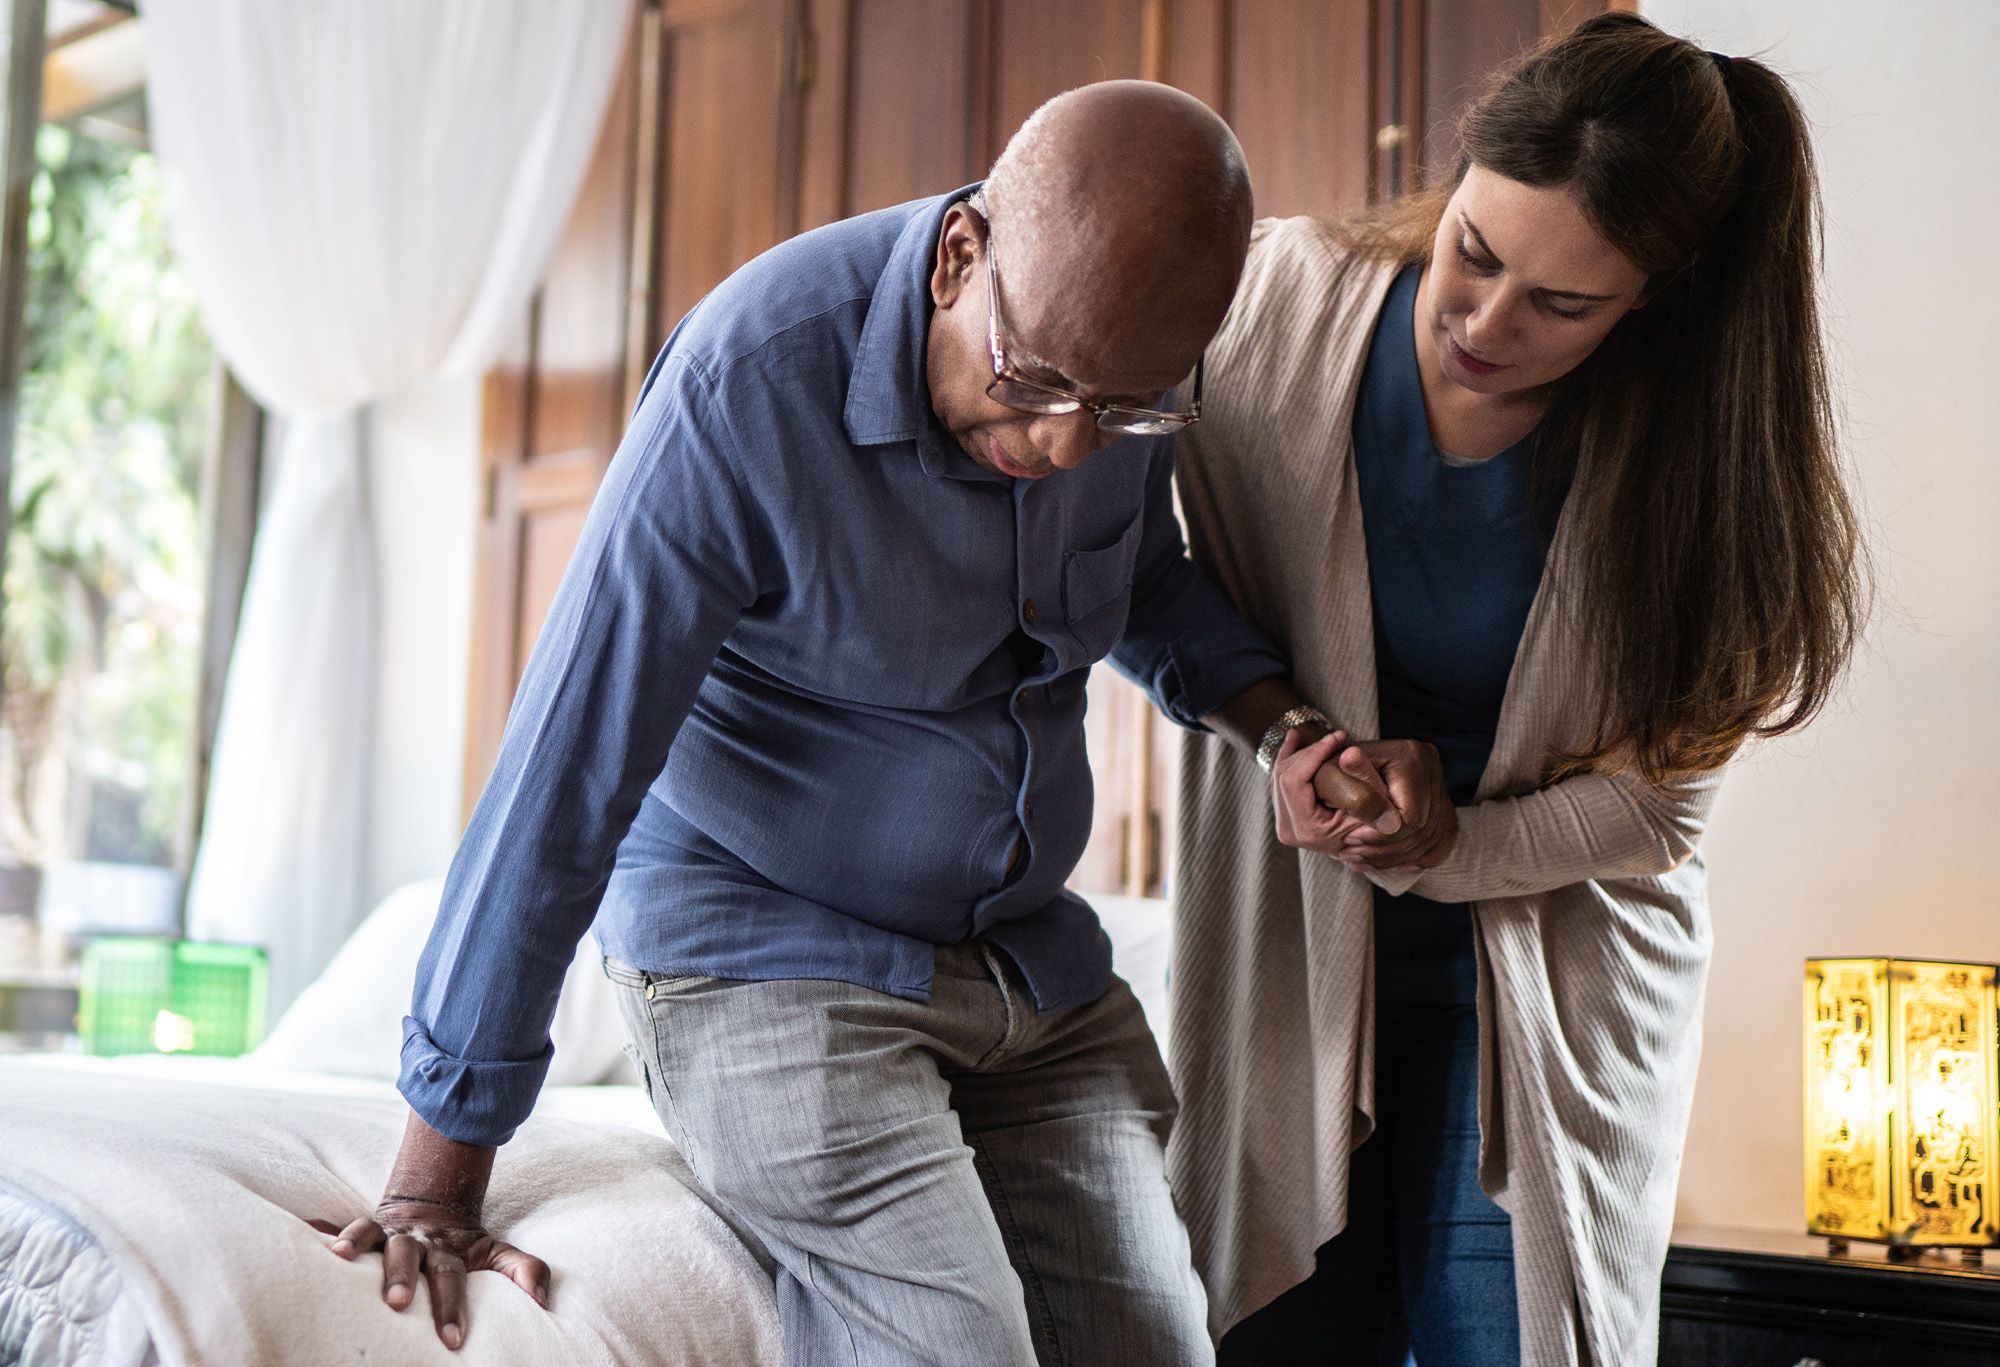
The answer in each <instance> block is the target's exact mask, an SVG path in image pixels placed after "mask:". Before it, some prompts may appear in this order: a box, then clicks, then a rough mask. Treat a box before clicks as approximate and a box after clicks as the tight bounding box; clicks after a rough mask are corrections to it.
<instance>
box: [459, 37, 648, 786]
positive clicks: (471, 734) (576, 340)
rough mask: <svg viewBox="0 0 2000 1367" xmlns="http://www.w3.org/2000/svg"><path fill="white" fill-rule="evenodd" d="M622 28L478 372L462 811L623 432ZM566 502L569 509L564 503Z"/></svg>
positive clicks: (494, 750)
mask: <svg viewBox="0 0 2000 1367" xmlns="http://www.w3.org/2000/svg"><path fill="white" fill-rule="evenodd" d="M640 27H641V25H640V22H639V20H638V19H637V18H635V20H634V27H633V31H632V33H629V34H628V35H627V38H626V50H625V54H624V57H623V60H622V65H621V67H620V69H619V75H618V79H617V83H616V85H615V86H614V87H613V89H612V93H611V97H610V100H609V103H608V106H607V109H606V113H605V120H604V127H603V128H602V129H601V130H600V131H599V133H598V138H597V143H596V145H595V147H594V148H593V149H592V152H591V161H590V166H589V169H588V170H587V171H586V172H585V174H584V180H583V184H582V187H581V188H580V190H579V191H578V194H577V202H576V204H575V206H574V207H573V208H572V209H571V211H570V215H569V219H568V221H567V222H566V223H565V225H564V228H563V232H562V236H561V237H560V238H559V239H558V242H557V246H556V249H555V253H554V256H553V257H552V259H551V261H550V264H549V268H548V271H547V273H546V274H545V275H544V277H543V281H542V285H541V288H540V289H539V291H538V292H537V293H536V296H535V300H534V302H533V303H532V304H531V305H530V306H529V311H528V315H527V316H526V317H525V318H523V319H522V321H521V326H520V328H519V329H518V330H517V331H516V332H515V333H514V335H513V336H512V338H510V340H509V341H508V343H507V346H506V348H505V349H504V351H503V353H502V355H501V356H500V358H499V359H498V360H497V361H495V363H494V365H493V367H492V369H490V370H489V371H488V372H487V376H486V383H485V392H484V407H483V419H482V423H481V431H480V452H481V459H482V461H483V463H484V467H485V468H484V471H483V477H484V480H485V497H484V499H483V506H482V507H481V510H480V524H479V529H478V532H477V535H476V537H475V540H474V546H475V556H476V564H475V565H474V567H473V608H472V612H473V620H472V645H471V654H472V658H471V660H470V662H469V663H470V668H469V670H468V681H467V700H466V743H465V768H464V774H465V781H464V788H463V808H464V811H465V813H466V814H467V815H470V813H471V810H472V804H473V803H474V802H475V801H476V800H477V799H478V797H479V790H480V789H481V788H482V787H484V786H485V783H486V775H487V773H488V771H489V770H490V769H491V768H492V767H493V757H494V756H495V755H496V754H498V753H499V749H500V735H501V732H502V730H503V729H504V728H505V726H506V722H507V709H508V707H509V705H510V704H511V703H512V702H513V700H514V690H515V688H516V687H517V686H518V685H519V683H520V680H521V671H522V670H523V669H524V668H526V667H527V663H528V652H529V650H530V649H531V648H532V647H533V645H534V640H535V636H536V634H537V633H538V632H540V630H541V625H542V619H543V617H544V616H545V615H546V614H547V611H548V599H549V597H550V595H551V594H552V593H553V580H554V579H559V578H560V577H561V575H562V571H563V567H564V566H565V565H566V564H567V563H568V560H569V555H570V551H571V550H572V549H573V548H574V546H575V543H576V530H577V529H578V528H580V526H581V521H582V515H583V512H584V511H585V510H587V509H588V508H589V506H590V499H591V496H592V494H593V493H594V492H595V490H596V487H597V483H598V481H599V480H600V479H601V478H602V476H603V473H604V469H605V467H606V466H607V465H609V464H610V461H611V455H612V452H613V451H615V450H616V449H617V447H618V440H619V438H620V436H622V435H623V433H624V428H625V397H624V390H625V382H624V370H625V336H624V322H625V318H624V314H625V308H626V303H627V300H626V283H627V280H628V278H629V270H630V262H631V259H632V234H631V223H632V187H633V174H632V171H633V148H634V145H635V138H636V135H637V128H638V112H639V111H638V95H639V90H638V84H637V70H638V67H637V57H638V50H637V39H636V35H637V33H638V32H639V31H640ZM565 500H567V501H566V502H565Z"/></svg>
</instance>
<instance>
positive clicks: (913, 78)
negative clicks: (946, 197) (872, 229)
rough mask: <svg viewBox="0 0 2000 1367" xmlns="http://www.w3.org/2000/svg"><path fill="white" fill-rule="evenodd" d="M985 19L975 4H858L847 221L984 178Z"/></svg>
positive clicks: (897, 0) (941, 0) (918, 0)
mask: <svg viewBox="0 0 2000 1367" xmlns="http://www.w3.org/2000/svg"><path fill="white" fill-rule="evenodd" d="M982 18H983V7H982V6H980V5H978V4H974V3H972V0H853V19H852V28H851V30H850V32H851V34H852V37H851V38H850V40H849V43H848V50H849V57H848V63H849V67H848V70H849V72H850V73H851V74H850V79H851V81H852V83H853V84H852V91H853V96H852V98H851V99H850V100H849V101H848V128H847V136H846V138H845V146H846V158H847V175H846V182H845V193H844V198H843V207H842V212H843V214H849V215H851V214H865V213H867V212H869V211H870V210H872V209H881V208H886V207H888V206H889V205H891V204H901V203H903V202H904V201H906V200H911V199H916V198H918V197H919V196H922V195H935V194H943V193H944V192H945V191H947V190H953V189H956V188H958V187H959V186H961V185H964V184H967V183H968V182H970V181H973V180H977V179H978V178H979V177H980V176H981V175H982V174H984V172H985V169H986V163H985V159H984V157H983V156H982V155H980V153H981V152H982V151H983V149H979V148H975V147H974V146H973V143H972V132H973V118H972V112H973V111H972V89H971V80H970V77H971V69H972V61H973V54H974V50H975V46H976V38H977V32H976V30H977V26H978V24H979V23H980V21H981V20H982Z"/></svg>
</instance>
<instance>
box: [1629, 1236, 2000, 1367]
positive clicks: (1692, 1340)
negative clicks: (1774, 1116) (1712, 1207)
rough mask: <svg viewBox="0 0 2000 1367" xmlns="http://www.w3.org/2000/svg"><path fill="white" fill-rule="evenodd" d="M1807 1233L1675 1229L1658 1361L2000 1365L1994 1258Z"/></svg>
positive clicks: (1689, 1364)
mask: <svg viewBox="0 0 2000 1367" xmlns="http://www.w3.org/2000/svg"><path fill="white" fill-rule="evenodd" d="M1888 1255H1889V1251H1888V1250H1887V1249H1886V1248H1883V1247H1881V1246H1879V1245H1874V1244H1853V1245H1851V1246H1850V1247H1849V1249H1848V1251H1847V1252H1846V1253H1843V1254H1839V1255H1834V1254H1830V1253H1829V1252H1828V1248H1827V1241H1826V1240H1824V1239H1815V1238H1812V1237H1810V1236H1808V1235H1804V1234H1798V1235H1790V1234H1771V1233H1765V1232H1762V1231H1756V1230H1736V1229H1679V1230H1676V1231H1675V1232H1674V1243H1673V1247H1672V1248H1670V1249H1669V1250H1668V1251H1667V1268H1666V1275H1665V1277H1664V1278H1663V1279H1662V1283H1661V1291H1660V1363H1661V1367H1800V1365H1801V1364H1819V1365H1821V1367H2000V1267H1995V1266H1993V1265H1992V1264H1991V1262H1990V1261H1989V1262H1988V1263H1986V1264H1984V1265H1972V1264H1969V1263H1967V1262H1965V1261H1963V1260H1962V1259H1961V1258H1960V1257H1959V1255H1958V1254H1957V1253H1956V1252H1951V1253H1928V1254H1925V1255H1923V1256H1922V1257H1920V1258H1917V1259H1915V1260H1913V1261H1909V1262H1895V1261H1891V1260H1890V1258H1889V1256H1888Z"/></svg>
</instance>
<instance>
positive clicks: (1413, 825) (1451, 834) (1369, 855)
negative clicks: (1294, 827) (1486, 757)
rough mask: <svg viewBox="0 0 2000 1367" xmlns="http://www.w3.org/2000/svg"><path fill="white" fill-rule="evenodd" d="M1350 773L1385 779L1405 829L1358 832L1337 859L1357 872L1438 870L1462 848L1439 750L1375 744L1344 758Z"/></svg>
mask: <svg viewBox="0 0 2000 1367" xmlns="http://www.w3.org/2000/svg"><path fill="white" fill-rule="evenodd" d="M1340 762H1341V767H1342V768H1344V769H1348V770H1349V771H1350V772H1351V771H1353V770H1354V769H1356V768H1358V767H1360V766H1362V765H1367V766H1369V767H1371V768H1373V769H1375V770H1376V771H1377V772H1379V773H1380V775H1381V779H1382V782H1383V783H1385V784H1386V785H1387V786H1388V789H1389V796H1390V799H1391V800H1392V801H1394V802H1395V804H1396V810H1397V811H1399V812H1400V813H1402V816H1403V828H1402V829H1401V830H1399V831H1395V832H1389V833H1385V832H1382V831H1380V830H1377V829H1375V828H1373V827H1369V826H1358V827H1356V828H1355V829H1353V830H1350V831H1348V832H1347V833H1346V835H1345V836H1344V837H1343V839H1342V841H1341V846H1340V849H1339V851H1338V852H1337V857H1338V858H1339V859H1340V860H1341V861H1342V862H1343V863H1345V864H1346V865H1347V866H1348V867H1349V868H1352V869H1374V870H1376V871H1378V872H1381V871H1387V870H1390V869H1411V868H1417V869H1428V868H1435V867H1436V866H1437V865H1439V864H1441V863H1443V862H1444V860H1445V858H1446V857H1447V856H1449V855H1450V854H1451V851H1452V847H1453V846H1455V845H1456V844H1457V843H1458V809H1457V808H1456V807H1454V806H1453V805H1452V801H1451V792H1450V790H1449V789H1448V788H1447V787H1446V786H1445V781H1444V762H1443V761H1442V760H1441V759H1439V758H1438V752H1437V747H1436V746H1435V745H1432V744H1430V743H1429V742H1427V741H1420V740H1370V741H1360V742H1357V743H1356V744H1354V745H1350V746H1349V747H1347V749H1345V750H1343V751H1342V752H1341V755H1340Z"/></svg>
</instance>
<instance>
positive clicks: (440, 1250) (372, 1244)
mask: <svg viewBox="0 0 2000 1367" xmlns="http://www.w3.org/2000/svg"><path fill="white" fill-rule="evenodd" d="M306 1223H307V1224H309V1225H311V1226H312V1227H313V1228H314V1229H316V1230H318V1231H319V1232H320V1233H322V1234H331V1235H332V1236H333V1252H334V1253H335V1254H336V1255H338V1256H339V1257H342V1258H346V1259H347V1260H348V1261H350V1262H352V1261H353V1260H354V1259H356V1258H359V1257H360V1256H362V1255H363V1254H365V1253H374V1252H376V1251H378V1250H379V1251H380V1252H381V1254H382V1299H383V1300H384V1301H386V1302H388V1305H389V1308H390V1309H391V1310H396V1311H402V1310H405V1309H407V1308H408V1307H409V1304H410V1302H411V1301H413V1300H415V1299H416V1295H417V1279H418V1278H419V1277H421V1278H423V1279H424V1281H425V1284H426V1285H427V1286H429V1288H430V1293H431V1320H432V1322H433V1323H434V1324H435V1325H436V1326H437V1335H438V1338H439V1339H440V1340H441V1341H442V1342H443V1343H444V1346H445V1347H447V1348H450V1349H452V1350H453V1351H456V1350H457V1349H458V1348H459V1347H460V1345H462V1344H463V1343H464V1342H465V1333H466V1325H465V1278H466V1274H467V1273H470V1272H486V1271H492V1272H499V1273H501V1274H503V1275H504V1276H505V1277H506V1278H507V1279H508V1280H509V1281H511V1282H513V1283H514V1284H515V1285H516V1286H518V1287H520V1288H521V1289H522V1290H523V1291H525V1292H527V1293H528V1294H529V1295H530V1296H533V1297H534V1298H535V1303H536V1304H537V1305H540V1306H541V1307H542V1308H543V1309H544V1310H546V1309H548V1308H549V1265H548V1264H547V1263H545V1262H543V1261H542V1260H541V1259H540V1258H537V1257H534V1256H533V1255H531V1254H528V1253H523V1252H522V1251H521V1250H520V1249H518V1248H516V1247H514V1246H513V1245H512V1244H510V1243H507V1242H506V1241H505V1240H502V1239H496V1238H494V1237H493V1236H492V1235H491V1234H488V1233H487V1232H486V1229H485V1227H484V1226H483V1225H481V1223H480V1222H479V1221H478V1220H477V1219H475V1218H473V1217H471V1216H468V1215H465V1214H463V1213H462V1212H459V1211H455V1210H452V1209H450V1208H449V1207H446V1206H437V1205H429V1204H427V1203H424V1202H421V1201H400V1200H389V1199H385V1200H384V1201H383V1202H382V1204H381V1205H379V1206H377V1207H376V1208H375V1213H374V1214H373V1215H364V1216H362V1217H361V1218H360V1219H358V1220H355V1221H353V1222H352V1223H351V1224H349V1225H348V1226H347V1227H346V1228H345V1229H341V1228H337V1227H336V1226H335V1225H334V1224H333V1222H332V1221H330V1220H308V1221H306Z"/></svg>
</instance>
